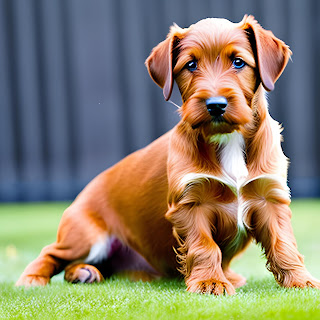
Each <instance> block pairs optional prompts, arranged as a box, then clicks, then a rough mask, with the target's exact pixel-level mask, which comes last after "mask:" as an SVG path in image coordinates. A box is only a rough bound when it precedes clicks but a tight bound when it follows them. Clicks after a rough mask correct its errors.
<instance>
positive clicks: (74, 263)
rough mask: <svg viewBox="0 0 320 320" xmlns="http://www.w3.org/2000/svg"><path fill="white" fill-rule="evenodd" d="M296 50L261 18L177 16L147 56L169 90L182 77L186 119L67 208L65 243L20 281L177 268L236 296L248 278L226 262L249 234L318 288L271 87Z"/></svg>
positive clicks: (194, 283)
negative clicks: (306, 258)
mask: <svg viewBox="0 0 320 320" xmlns="http://www.w3.org/2000/svg"><path fill="white" fill-rule="evenodd" d="M290 55H291V51H290V50H289V48H288V46H287V45H285V43H284V42H282V41H281V40H279V39H277V38H276V37H275V36H274V35H273V33H272V32H271V31H266V30H264V29H263V28H262V27H261V26H260V25H259V24H258V23H257V21H255V20H254V18H253V17H252V16H245V17H244V18H243V20H242V21H241V22H240V23H231V22H230V21H228V20H224V19H205V20H201V21H199V22H198V23H196V24H194V25H191V26H190V27H189V28H185V29H182V28H180V27H178V26H177V25H174V26H172V27H171V29H170V33H169V35H168V37H167V39H166V40H164V41H163V42H161V43H160V44H159V45H158V46H156V47H155V48H154V49H153V51H152V53H151V54H150V56H149V57H148V59H147V60H146V66H147V68H148V71H149V73H150V76H151V77H152V79H153V80H154V81H155V82H156V83H157V84H158V85H159V86H160V87H161V88H163V94H164V97H165V99H166V100H169V98H170V95H171V92H172V87H173V82H174V80H175V81H176V83H177V85H178V87H179V90H180V93H181V97H182V101H183V104H182V106H181V108H180V109H179V111H180V115H181V121H180V122H179V123H178V124H177V125H176V126H175V127H174V128H173V129H172V130H171V131H169V132H168V133H166V134H165V135H163V136H162V137H160V138H159V139H157V140H156V141H154V142H153V143H151V144H150V145H149V146H147V147H145V148H144V149H142V150H139V151H137V152H135V153H133V154H131V155H129V156H128V157H126V158H125V159H123V160H122V161H120V162H119V163H118V164H116V165H115V166H113V167H112V168H110V169H108V170H106V171H105V172H103V173H101V174H100V175H99V176H98V177H96V178H95V179H94V180H93V181H92V182H91V183H89V185H88V186H87V187H86V188H85V189H84V190H83V191H82V192H81V193H80V195H79V196H78V197H77V198H76V200H75V201H74V202H73V203H72V204H71V206H70V207H69V208H68V209H66V211H65V212H64V214H63V216H62V220H61V223H60V225H59V230H58V235H57V241H56V242H55V243H53V244H51V245H49V246H47V247H45V248H44V249H43V250H42V251H41V254H40V256H39V257H38V258H37V259H36V260H34V261H33V262H32V263H31V264H30V265H29V266H28V267H27V268H26V269H25V271H24V272H23V274H22V275H21V277H20V279H19V280H18V282H17V285H24V286H33V285H45V284H47V283H48V282H49V281H50V278H51V277H52V276H53V275H55V274H57V273H59V272H61V271H62V270H64V269H65V279H66V280H67V281H70V282H87V283H91V282H94V281H96V282H100V281H102V280H103V279H104V277H106V276H109V275H111V274H113V273H124V274H126V275H128V276H129V277H130V278H134V279H143V280H148V279H153V278H156V277H160V276H170V275H175V274H179V273H178V272H177V270H179V271H180V272H181V273H182V274H183V275H184V277H185V282H186V285H187V290H188V291H190V292H199V293H212V294H215V295H220V294H223V293H224V292H226V293H228V294H230V295H231V294H234V293H235V288H237V287H239V286H241V285H243V284H245V279H244V278H243V277H242V276H240V275H237V274H236V273H234V272H233V271H232V270H231V269H230V267H229V265H230V262H231V260H232V259H233V258H234V257H235V256H236V255H238V254H239V253H240V252H242V251H243V250H244V249H245V248H246V247H247V245H248V244H249V243H250V242H251V240H252V239H254V240H256V242H257V243H260V244H261V246H262V248H263V250H264V253H265V255H266V258H267V268H268V269H269V270H270V271H271V272H272V273H273V275H274V277H275V279H276V281H277V282H278V283H279V284H280V285H282V286H284V287H301V288H304V287H309V286H310V287H316V288H320V282H319V281H318V280H316V279H314V278H313V277H312V276H311V275H310V274H309V273H308V271H307V270H306V268H305V266H304V263H303V257H302V256H301V254H300V253H299V252H298V250H297V244H296V241H295V238H294V235H293V232H292V228H291V223H290V218H291V211H290V209H289V204H290V192H289V188H288V187H287V167H288V160H287V158H286V157H285V155H284V154H283V152H282V149H281V146H280V143H281V135H280V132H281V129H280V126H279V124H278V123H277V122H276V121H274V120H273V119H272V118H271V116H270V115H269V113H268V106H267V101H266V91H271V90H273V89H274V83H275V82H276V80H277V79H278V78H279V76H280V75H281V73H282V71H283V70H284V68H285V66H286V64H287V62H288V60H289V58H290Z"/></svg>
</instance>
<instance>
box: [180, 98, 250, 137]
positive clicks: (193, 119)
mask: <svg viewBox="0 0 320 320" xmlns="http://www.w3.org/2000/svg"><path fill="white" fill-rule="evenodd" d="M205 100H206V99H205V98H200V97H196V98H194V97H193V98H190V99H188V100H187V101H186V102H185V103H184V104H183V105H182V107H181V116H182V120H183V121H185V122H187V123H189V125H190V126H191V127H192V128H193V129H198V128H200V127H203V128H205V129H206V130H205V131H206V132H207V133H208V134H210V135H212V134H224V133H231V132H233V131H235V130H239V128H240V126H243V125H245V124H247V123H248V122H250V121H251V120H252V112H251V109H250V107H248V106H247V104H246V103H245V102H242V105H244V106H242V107H241V108H239V107H237V105H236V104H235V102H234V101H233V99H230V100H229V101H230V104H228V107H227V110H226V112H225V113H224V114H223V115H219V116H212V115H210V113H209V112H208V110H207V107H206V104H205Z"/></svg>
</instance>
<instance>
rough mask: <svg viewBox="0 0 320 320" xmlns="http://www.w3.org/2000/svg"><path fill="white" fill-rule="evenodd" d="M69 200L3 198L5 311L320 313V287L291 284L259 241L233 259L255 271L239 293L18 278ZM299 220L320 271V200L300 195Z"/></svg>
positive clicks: (242, 269)
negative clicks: (275, 273)
mask: <svg viewBox="0 0 320 320" xmlns="http://www.w3.org/2000/svg"><path fill="white" fill-rule="evenodd" d="M67 205H68V204H67V203H41V204H8V205H5V204H2V205H0V221H1V223H0V319H13V318H14V319H225V320H228V319H320V290H319V291H318V290H316V289H305V290H300V289H291V290H289V289H283V288H280V287H279V286H278V285H277V284H276V283H275V281H274V279H273V277H272V275H270V274H269V272H268V271H266V269H265V259H264V258H263V256H262V255H261V251H260V249H259V248H258V247H257V246H256V245H251V247H250V248H249V249H248V250H247V251H246V253H245V254H244V255H243V256H242V257H241V259H239V260H237V261H235V262H234V263H233V269H234V270H235V271H236V272H239V273H241V274H242V275H244V276H245V277H247V279H248V283H247V285H246V286H244V287H243V288H240V289H237V295H235V296H232V297H229V296H223V297H214V296H206V295H197V294H190V293H188V292H186V291H185V285H184V283H183V282H181V281H179V280H161V281H155V282H152V283H142V282H138V283H132V282H129V281H128V280H125V279H121V278H117V277H115V278H112V279H110V280H107V281H106V282H105V283H102V284H95V285H72V284H68V283H65V282H63V275H62V274H60V275H58V276H56V277H54V278H53V280H52V283H51V285H49V286H47V287H45V288H32V289H28V290H26V289H24V288H16V287H14V282H15V281H16V280H17V278H18V276H19V275H20V273H21V272H22V271H23V269H24V267H25V266H26V264H27V263H29V262H30V261H31V260H32V259H34V258H35V257H36V256H37V255H38V253H39V252H40V250H41V248H42V247H43V246H45V245H47V244H49V243H51V242H53V241H54V239H55V234H56V230H57V226H58V223H59V220H60V217H61V214H62V212H63V210H64V208H66V207H67ZM292 210H293V219H292V222H293V227H294V230H295V235H296V238H297V241H298V246H299V250H300V252H301V253H302V254H303V255H304V256H305V262H306V265H307V268H308V269H309V271H310V272H311V273H312V274H313V275H314V276H315V277H317V278H320V268H319V267H318V266H319V265H320V233H319V231H318V230H319V226H320V200H295V201H293V203H292Z"/></svg>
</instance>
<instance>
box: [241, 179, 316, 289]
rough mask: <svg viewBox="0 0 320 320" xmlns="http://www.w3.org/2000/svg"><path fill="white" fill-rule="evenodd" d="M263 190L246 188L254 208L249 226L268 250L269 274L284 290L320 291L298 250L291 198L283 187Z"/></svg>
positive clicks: (248, 219) (258, 186) (266, 253)
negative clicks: (317, 289)
mask: <svg viewBox="0 0 320 320" xmlns="http://www.w3.org/2000/svg"><path fill="white" fill-rule="evenodd" d="M261 186H263V184H261V182H256V183H253V184H252V185H251V186H247V187H246V190H245V192H246V197H247V200H248V203H250V205H251V208H250V209H249V211H248V213H247V221H246V224H247V225H249V227H250V229H251V232H252V233H253V236H254V237H255V239H256V240H257V242H258V243H261V245H262V247H263V249H264V252H265V255H266V257H267V268H268V270H269V271H271V272H272V273H273V275H274V277H275V279H276V281H277V282H278V283H279V284H280V285H281V286H284V287H287V288H291V287H298V288H304V287H316V288H320V282H319V281H318V280H317V279H315V278H313V277H312V276H311V275H310V273H309V272H308V271H307V270H306V268H305V266H304V262H303V256H302V255H301V254H300V253H299V251H298V249H297V243H296V240H295V237H294V234H293V230H292V226H291V210H290V208H289V203H290V199H289V197H287V196H286V195H285V192H284V191H283V190H281V187H280V186H279V185H278V186H276V184H268V185H267V184H265V185H264V186H263V188H261Z"/></svg>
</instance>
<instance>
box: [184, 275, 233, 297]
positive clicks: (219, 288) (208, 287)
mask: <svg viewBox="0 0 320 320" xmlns="http://www.w3.org/2000/svg"><path fill="white" fill-rule="evenodd" d="M187 290H188V291H189V292H195V293H204V294H214V295H216V296H220V295H223V294H225V293H227V294H228V295H234V294H235V293H236V291H235V289H234V287H233V285H232V284H231V283H230V282H229V281H227V280H226V281H220V280H217V279H209V280H203V281H190V282H188V283H187Z"/></svg>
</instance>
